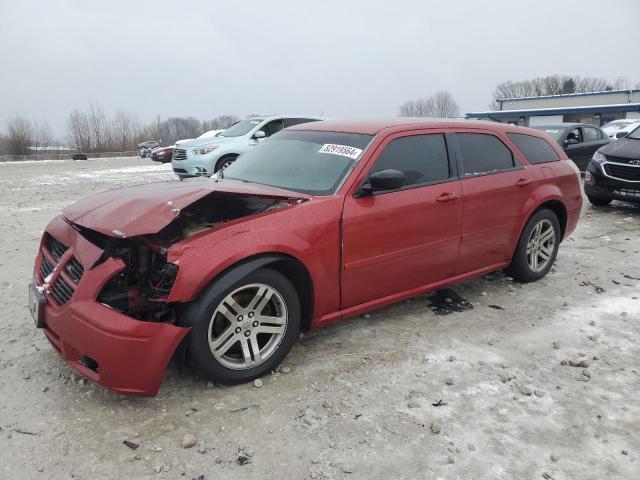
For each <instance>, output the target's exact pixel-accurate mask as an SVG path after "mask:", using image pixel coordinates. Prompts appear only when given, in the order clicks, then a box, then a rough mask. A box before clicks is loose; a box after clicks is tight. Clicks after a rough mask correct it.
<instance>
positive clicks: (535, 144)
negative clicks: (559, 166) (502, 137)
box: [507, 133, 560, 164]
mask: <svg viewBox="0 0 640 480" xmlns="http://www.w3.org/2000/svg"><path fill="white" fill-rule="evenodd" d="M507 136H508V137H509V139H510V140H511V141H512V142H513V143H515V144H516V147H518V150H520V151H521V152H522V153H524V156H525V157H527V160H529V163H532V164H538V163H548V162H557V161H558V160H560V157H559V156H558V154H557V153H556V151H555V150H554V149H553V148H551V146H550V145H549V144H548V143H547V142H546V141H545V140H544V139H542V138H538V137H532V136H531V135H523V134H522V133H507Z"/></svg>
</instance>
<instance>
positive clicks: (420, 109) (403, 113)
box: [398, 98, 429, 117]
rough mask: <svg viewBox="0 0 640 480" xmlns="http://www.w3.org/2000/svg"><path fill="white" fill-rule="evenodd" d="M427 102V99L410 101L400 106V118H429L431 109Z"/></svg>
mask: <svg viewBox="0 0 640 480" xmlns="http://www.w3.org/2000/svg"><path fill="white" fill-rule="evenodd" d="M427 102H428V99H427V98H418V99H416V100H408V101H406V102H404V103H403V104H402V105H400V108H399V109H398V115H399V116H400V117H428V116H429V108H428V106H427Z"/></svg>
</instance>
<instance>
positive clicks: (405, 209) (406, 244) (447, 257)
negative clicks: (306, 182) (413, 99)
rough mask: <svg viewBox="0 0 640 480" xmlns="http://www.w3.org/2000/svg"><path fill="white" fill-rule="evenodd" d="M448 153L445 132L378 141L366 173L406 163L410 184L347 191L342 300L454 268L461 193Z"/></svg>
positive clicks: (405, 286)
mask: <svg viewBox="0 0 640 480" xmlns="http://www.w3.org/2000/svg"><path fill="white" fill-rule="evenodd" d="M431 132H432V131H431ZM449 157H450V156H449V152H448V149H447V141H446V139H445V135H444V133H428V134H427V133H421V132H411V133H407V132H405V133H402V134H397V135H393V136H390V137H389V138H388V139H387V140H386V141H385V142H384V143H383V144H382V145H381V146H380V147H379V148H378V150H377V152H376V154H375V155H374V158H372V160H371V161H370V164H371V165H373V166H372V167H371V168H370V169H369V173H368V175H371V174H373V173H375V172H378V171H380V170H387V169H394V170H400V171H402V172H403V173H404V175H405V185H404V187H402V188H400V189H398V190H394V191H385V192H376V193H374V194H371V195H368V196H362V197H357V196H348V197H347V198H346V200H345V205H344V212H343V276H342V302H341V303H342V308H347V307H351V306H354V305H359V304H362V303H366V302H368V301H372V300H375V299H378V298H381V297H385V296H388V295H392V294H394V293H399V292H403V291H405V290H410V289H412V288H415V287H419V286H422V285H426V284H430V283H433V282H437V281H438V280H443V279H445V278H448V277H450V276H453V275H454V273H455V267H456V261H457V257H458V247H459V243H460V226H461V221H462V198H461V191H460V181H459V179H458V178H457V171H456V165H455V162H453V161H451V162H450V161H449ZM367 178H368V176H367ZM367 182H368V180H365V183H367Z"/></svg>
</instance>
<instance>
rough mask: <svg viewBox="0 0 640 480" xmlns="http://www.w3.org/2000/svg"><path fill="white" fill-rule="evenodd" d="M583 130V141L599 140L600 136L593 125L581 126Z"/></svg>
mask: <svg viewBox="0 0 640 480" xmlns="http://www.w3.org/2000/svg"><path fill="white" fill-rule="evenodd" d="M582 130H583V131H584V141H585V142H597V141H598V140H600V136H599V135H598V130H596V129H595V128H593V127H583V128H582Z"/></svg>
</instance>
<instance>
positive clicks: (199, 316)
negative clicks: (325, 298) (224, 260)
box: [189, 268, 301, 385]
mask: <svg viewBox="0 0 640 480" xmlns="http://www.w3.org/2000/svg"><path fill="white" fill-rule="evenodd" d="M195 302H196V305H194V306H193V307H192V308H191V309H190V311H191V312H192V315H195V316H192V318H191V326H192V330H191V333H190V344H189V358H190V360H191V363H192V364H193V365H194V366H195V368H196V369H197V370H198V371H199V372H201V373H202V374H203V375H204V376H206V377H207V378H208V379H209V380H211V381H213V382H216V383H222V384H225V385H233V384H238V383H243V382H248V381H250V380H253V379H254V378H257V377H261V376H262V375H265V374H267V373H269V372H270V371H272V370H274V369H275V368H276V367H277V366H278V365H279V364H280V362H282V360H284V358H285V357H286V356H287V354H288V353H289V351H290V350H291V347H292V346H293V344H294V342H295V340H296V337H297V335H298V332H299V329H300V316H301V309H300V300H299V298H298V294H297V292H296V289H295V287H294V286H293V285H292V283H291V282H290V281H289V279H288V278H287V277H285V276H284V275H282V274H281V273H279V272H277V271H275V270H271V269H269V268H262V269H259V270H256V271H254V272H251V273H250V274H248V275H247V276H246V277H244V278H243V279H241V280H239V281H238V282H236V283H235V284H234V285H232V286H230V287H229V288H227V289H226V290H224V291H223V292H219V293H216V289H215V284H213V285H212V286H211V287H209V288H208V289H207V290H205V291H204V293H203V294H202V295H201V297H200V298H199V299H198V300H196V301H195ZM194 307H195V308H194Z"/></svg>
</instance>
